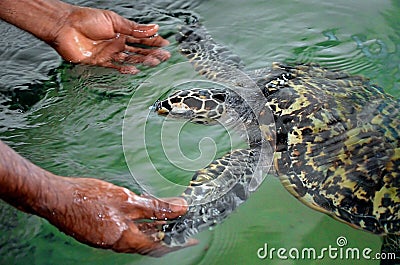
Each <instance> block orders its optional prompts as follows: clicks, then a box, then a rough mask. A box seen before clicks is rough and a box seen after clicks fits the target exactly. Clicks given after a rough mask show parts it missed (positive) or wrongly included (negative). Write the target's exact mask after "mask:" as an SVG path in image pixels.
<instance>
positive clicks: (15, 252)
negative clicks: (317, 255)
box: [0, 0, 400, 264]
mask: <svg viewBox="0 0 400 265" xmlns="http://www.w3.org/2000/svg"><path fill="white" fill-rule="evenodd" d="M69 2H73V3H77V4H80V5H84V6H92V7H98V8H107V9H111V10H113V11H116V12H118V13H120V14H121V15H124V16H125V17H127V18H131V19H135V20H136V21H138V22H143V23H147V22H156V23H159V24H160V25H161V32H160V33H161V34H162V35H164V36H166V37H167V38H168V39H169V40H170V42H171V45H170V46H169V47H167V48H166V49H168V50H169V51H171V53H172V54H173V56H172V58H171V59H170V60H169V61H168V62H166V63H163V64H161V65H160V66H158V67H156V68H154V69H153V68H146V67H142V72H141V73H140V74H139V75H137V76H127V75H120V74H118V73H117V72H116V71H114V70H110V69H103V68H98V67H88V66H73V65H68V64H63V65H60V59H59V57H58V55H57V54H56V53H55V52H54V51H53V50H52V49H51V48H49V47H47V46H46V45H45V44H43V43H42V42H40V41H38V40H36V39H35V38H33V37H32V36H30V35H29V34H27V33H24V32H22V31H20V30H18V29H16V28H14V27H11V26H9V25H8V24H6V23H4V22H0V33H1V34H2V35H3V38H2V39H1V40H0V44H1V45H0V60H1V62H2V65H3V67H2V68H1V69H0V72H1V74H0V81H1V82H0V91H1V92H2V93H1V94H0V133H1V139H2V140H5V141H6V142H7V143H9V144H10V145H11V146H12V147H14V148H15V149H16V150H17V151H19V152H20V153H22V154H23V155H25V156H26V157H28V158H29V159H31V160H32V161H33V162H35V163H37V164H39V165H40V166H42V167H44V168H46V169H48V170H51V171H53V172H55V173H57V174H60V175H73V176H92V177H96V178H100V179H105V180H107V181H111V182H113V183H116V184H119V185H123V186H126V187H128V188H130V189H132V190H134V191H136V192H140V188H139V187H138V186H137V185H136V184H135V182H134V180H133V179H132V177H131V175H130V172H129V169H128V167H127V166H126V163H125V158H124V155H123V151H122V143H121V142H122V141H121V137H122V122H123V118H124V115H125V109H126V107H127V105H128V102H129V100H130V97H131V95H132V94H133V93H134V92H135V91H136V89H137V87H138V86H139V85H140V84H142V83H143V82H144V81H145V80H146V79H147V78H148V77H149V76H150V75H152V74H154V73H156V72H157V71H158V70H159V69H161V68H164V67H167V66H171V65H174V64H176V63H177V62H181V61H184V59H183V58H182V57H181V56H180V55H178V54H176V43H175V41H174V36H173V34H174V33H175V32H176V28H177V26H178V25H179V24H181V23H182V21H183V20H185V19H186V18H187V19H193V17H200V20H201V21H202V22H203V24H204V25H205V26H206V27H207V28H208V30H209V31H210V33H211V34H212V35H213V36H214V38H215V39H216V40H217V41H218V42H221V43H224V44H226V45H227V46H228V47H229V48H230V49H231V50H233V51H234V52H235V53H237V54H238V55H239V56H240V57H241V58H242V59H243V60H244V61H245V63H246V65H247V67H248V68H249V69H258V68H262V67H268V66H269V65H270V64H271V62H273V61H289V62H292V61H300V62H317V63H320V64H321V65H324V66H327V67H330V68H338V69H343V70H347V71H350V72H351V73H354V74H363V75H365V76H367V77H369V78H371V79H372V80H373V81H374V82H375V83H378V84H379V85H381V86H382V87H383V88H384V89H385V90H386V91H387V92H388V93H391V94H392V95H394V96H396V97H400V92H399V91H400V90H399V79H400V76H399V75H400V65H399V61H400V51H399V50H400V47H399V44H398V43H400V36H399V34H400V28H399V27H400V26H399V24H398V13H399V11H400V6H399V3H398V1H388V0H386V1H380V2H379V3H377V2H376V1H373V0H368V1H362V3H356V4H355V3H352V2H348V1H344V0H343V1H335V3H332V2H331V1H316V0H307V1H300V2H299V1H296V2H293V1H267V2H263V1H247V2H246V3H245V4H244V3H243V1H237V0H235V1H229V2H226V1H225V2H224V1H213V2H209V1H204V2H202V1H197V2H194V1H192V2H186V1H167V0H159V1H145V0H139V1H134V2H132V1H113V2H107V1H85V0H82V1H78V0H76V1H69ZM372 21H373V23H372ZM170 78H171V80H170V81H172V80H173V78H174V77H173V76H171V77H170ZM160 85H161V86H162V84H160ZM148 89H149V92H148V94H149V97H150V96H151V97H152V98H157V97H158V96H161V93H160V91H159V90H158V89H157V88H156V87H153V88H152V87H148ZM33 95H35V96H33ZM149 101H150V100H148V99H144V100H143V106H138V114H137V115H138V116H137V120H135V119H133V121H132V122H137V126H139V127H140V126H142V125H143V124H141V123H143V122H145V119H143V117H142V116H141V115H142V114H143V113H144V112H145V110H148V107H149V106H148V105H147V102H149ZM150 119H153V120H152V121H151V122H152V126H153V127H154V128H156V127H155V126H154V125H157V123H161V122H160V120H157V119H159V117H157V116H156V115H155V116H152V117H150ZM207 130H208V131H207ZM190 132H191V133H193V138H201V137H202V135H203V134H205V133H206V134H209V135H214V136H215V137H216V139H224V136H223V134H224V131H223V130H220V131H218V130H215V129H213V128H212V127H211V126H210V127H208V128H206V129H201V130H192V131H190ZM139 138H140V137H138V138H137V139H136V138H135V137H131V138H130V141H131V145H132V146H140V144H141V143H139V142H136V141H139V140H138V139H139ZM191 138H192V137H190V136H188V137H184V139H183V140H182V141H181V142H180V144H181V145H183V146H184V148H186V149H191V147H192V146H193V145H195V147H193V148H192V150H197V143H195V144H193V143H192V142H190V140H191ZM151 148H152V149H151V154H152V156H154V159H157V160H158V162H157V163H160V167H163V166H164V168H163V170H162V172H163V174H170V175H169V176H168V177H169V178H170V179H174V178H175V179H176V181H177V182H179V181H182V179H180V180H178V178H184V179H190V177H191V175H188V174H185V172H181V171H179V170H176V169H171V168H170V167H169V164H168V161H164V162H163V159H162V152H163V150H162V149H161V148H160V147H158V146H157V145H156V144H153V145H151ZM137 151H138V152H137V153H138V154H140V155H138V156H137V157H136V158H135V161H134V162H133V164H134V166H135V169H136V170H137V171H138V172H141V173H142V174H143V175H144V176H145V175H146V174H151V172H152V169H151V166H150V165H149V164H148V162H146V161H147V160H146V159H144V157H142V156H145V153H143V152H142V151H144V150H141V149H138V150H137ZM223 152H224V150H219V151H218V152H217V153H218V154H221V153H223ZM158 153H159V154H160V156H159V157H157V154H158ZM158 184H159V183H158ZM338 236H346V238H347V239H348V242H349V244H350V246H351V247H360V248H365V247H370V248H372V249H373V250H374V251H377V250H378V249H379V248H380V239H379V238H378V237H376V236H374V235H370V234H367V233H365V232H360V231H356V230H355V229H352V228H350V227H348V226H347V225H343V224H340V223H339V222H336V221H333V220H331V219H330V218H328V217H326V216H325V215H323V214H320V213H317V212H315V211H313V210H310V209H308V208H307V207H306V206H303V205H302V204H301V203H299V202H297V201H296V200H295V199H294V198H292V197H291V196H290V195H289V194H288V193H287V192H286V191H285V190H284V189H283V187H281V185H280V183H279V181H278V180H277V179H275V178H273V177H269V178H267V180H266V181H265V183H264V184H263V185H262V187H261V188H260V189H259V190H258V191H257V192H256V193H254V194H253V196H252V197H251V198H250V199H249V200H248V201H247V202H246V203H245V204H244V205H243V206H241V207H240V208H239V209H238V211H237V212H236V213H234V214H232V216H231V217H230V218H229V219H228V220H227V221H226V222H225V223H224V224H222V225H219V226H217V227H216V228H215V229H214V230H213V231H206V232H204V233H202V234H200V235H199V236H198V238H199V239H200V244H199V245H198V246H196V247H192V248H190V249H185V250H183V251H180V252H177V253H173V254H170V255H168V256H166V257H164V258H162V260H160V259H154V258H149V257H142V256H138V255H126V254H116V253H112V252H109V251H104V250H97V249H93V248H90V247H87V246H84V245H82V244H79V243H77V242H76V241H75V240H73V239H71V238H69V237H67V236H65V235H63V234H61V233H59V232H58V231H57V229H55V228H54V227H52V226H50V225H49V224H48V223H47V222H46V221H44V220H42V219H40V218H37V217H35V216H28V215H26V214H23V213H20V212H17V211H16V210H14V209H13V208H11V207H9V206H7V205H5V204H0V257H1V258H0V260H1V261H0V263H2V264H12V263H13V264H26V263H27V262H30V263H36V264H76V263H78V262H79V263H82V264H110V263H113V264H114V263H115V264H160V262H163V263H169V264H221V263H228V262H230V263H236V264H244V263H251V264H266V263H268V264H317V263H318V264H319V262H320V261H318V262H317V261H314V260H311V261H310V260H296V261H293V260H287V261H282V260H259V259H258V258H257V254H256V251H257V249H258V248H260V247H262V246H263V245H264V243H268V244H270V245H271V246H274V247H285V248H290V247H307V246H312V247H315V248H323V247H327V245H329V244H331V245H333V244H335V242H336V241H335V240H336V238H337V237H338ZM340 263H341V264H377V262H376V261H373V260H372V261H366V260H350V261H348V260H341V261H340ZM324 264H336V262H335V261H334V260H324Z"/></svg>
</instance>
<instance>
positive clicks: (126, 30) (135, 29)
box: [105, 11, 159, 38]
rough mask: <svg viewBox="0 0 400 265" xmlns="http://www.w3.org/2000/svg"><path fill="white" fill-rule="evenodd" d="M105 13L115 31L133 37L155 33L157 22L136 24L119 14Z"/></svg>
mask: <svg viewBox="0 0 400 265" xmlns="http://www.w3.org/2000/svg"><path fill="white" fill-rule="evenodd" d="M105 15H106V16H108V18H109V19H110V20H111V21H112V23H113V26H114V30H115V32H118V33H122V34H125V35H128V36H133V37H135V38H148V37H151V36H154V35H156V34H157V31H158V28H159V26H158V25H157V24H146V25H145V24H138V23H135V22H133V21H130V20H128V19H126V18H124V17H121V16H120V15H118V14H116V13H114V12H112V11H106V12H105Z"/></svg>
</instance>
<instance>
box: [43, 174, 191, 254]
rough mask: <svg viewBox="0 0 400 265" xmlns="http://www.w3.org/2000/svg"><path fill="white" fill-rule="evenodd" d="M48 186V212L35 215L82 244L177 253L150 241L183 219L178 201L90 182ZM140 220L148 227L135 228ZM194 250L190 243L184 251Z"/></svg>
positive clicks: (71, 181) (69, 181)
mask: <svg viewBox="0 0 400 265" xmlns="http://www.w3.org/2000/svg"><path fill="white" fill-rule="evenodd" d="M53 186H54V187H55V188H56V189H57V192H56V193H50V194H49V197H48V198H47V199H46V201H47V202H48V203H47V207H46V208H45V210H44V211H43V209H42V210H41V211H40V212H42V214H40V215H42V216H43V217H45V218H46V219H48V220H49V221H50V223H52V224H53V225H55V226H57V227H58V228H59V229H60V230H61V231H63V232H64V233H66V234H68V235H71V236H72V237H74V238H76V239H77V240H78V241H80V242H82V243H85V244H88V245H91V246H94V247H99V248H107V249H112V250H114V251H116V252H130V253H140V254H148V255H152V256H162V255H164V254H166V253H168V252H171V251H175V250H177V249H180V248H181V247H175V248H172V247H168V246H166V245H163V243H162V242H161V241H160V239H159V238H157V237H156V236H153V235H154V233H156V232H157V231H158V227H159V226H160V224H162V223H163V221H164V220H165V219H172V218H176V217H178V216H180V215H183V214H185V212H186V210H187V205H186V202H185V200H183V199H181V198H169V199H164V200H159V199H154V198H151V197H146V196H138V195H136V194H134V193H133V192H131V191H129V190H128V189H126V188H122V187H119V186H115V185H113V184H111V183H108V182H105V181H101V180H98V179H90V178H64V177H62V178H60V180H57V182H56V184H54V185H53ZM43 213H44V214H43ZM145 219H146V220H152V222H140V221H144V220H145ZM156 220H158V221H156ZM194 244H196V241H195V240H193V241H190V242H189V243H188V244H187V245H186V246H191V245H194ZM186 246H185V247H186Z"/></svg>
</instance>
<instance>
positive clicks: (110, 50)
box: [45, 6, 170, 74]
mask: <svg viewBox="0 0 400 265" xmlns="http://www.w3.org/2000/svg"><path fill="white" fill-rule="evenodd" d="M68 14H69V15H68V16H67V17H66V18H64V19H63V20H61V21H63V22H61V26H60V27H59V28H57V29H56V30H55V32H54V33H53V34H51V35H50V36H51V37H50V38H48V39H47V40H46V39H45V41H46V42H48V43H49V44H50V45H51V46H52V47H54V49H55V50H56V51H57V52H58V53H59V54H60V55H61V56H62V57H63V58H64V59H65V60H67V61H70V62H74V63H84V64H90V65H98V66H104V67H111V68H115V69H117V70H119V71H120V72H121V73H129V74H136V73H138V72H139V70H138V69H137V68H136V67H135V66H133V65H123V63H132V64H137V63H142V64H144V65H148V66H156V65H158V64H159V63H160V62H162V61H165V60H167V59H169V58H170V54H169V52H167V51H165V50H161V49H150V48H149V49H144V48H138V47H133V46H129V45H127V43H136V44H142V45H145V46H153V47H162V46H165V45H168V43H169V42H168V41H167V40H165V39H163V38H162V37H161V36H158V35H156V34H157V31H158V25H154V24H149V25H141V24H137V23H135V22H133V21H130V20H128V19H125V18H123V17H121V16H119V15H117V14H116V13H114V12H112V11H107V10H101V9H94V8H87V7H77V6H71V12H69V13H68Z"/></svg>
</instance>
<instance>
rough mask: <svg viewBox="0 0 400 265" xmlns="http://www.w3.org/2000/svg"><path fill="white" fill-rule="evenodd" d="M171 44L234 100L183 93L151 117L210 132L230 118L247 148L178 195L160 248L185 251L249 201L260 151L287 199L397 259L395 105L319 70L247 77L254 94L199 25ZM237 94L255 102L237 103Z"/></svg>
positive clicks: (399, 157) (357, 79)
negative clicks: (373, 240) (177, 210)
mask: <svg viewBox="0 0 400 265" xmlns="http://www.w3.org/2000/svg"><path fill="white" fill-rule="evenodd" d="M177 40H178V42H179V43H180V51H181V53H182V54H184V55H185V56H186V57H187V58H188V59H189V60H190V62H191V63H192V64H193V65H194V68H195V70H197V71H198V72H199V73H200V74H202V75H203V76H205V77H207V78H209V79H212V80H216V81H218V82H220V83H225V84H228V85H229V86H234V87H236V88H238V90H235V89H233V90H230V89H226V90H224V89H221V88H193V89H189V90H180V91H177V92H174V93H173V94H172V95H170V96H168V98H166V99H164V100H160V101H158V102H156V104H155V109H156V111H158V113H160V114H168V115H172V116H177V117H184V118H187V119H190V120H191V121H193V122H197V123H210V122H212V121H213V120H215V119H220V118H221V117H223V116H224V115H229V110H234V112H236V113H238V114H239V117H240V119H241V121H242V122H243V124H245V126H246V129H247V130H248V131H249V132H250V136H249V143H250V144H249V148H248V149H241V150H235V151H233V152H232V153H229V154H227V155H225V156H223V157H222V158H220V159H217V160H215V161H214V162H212V163H211V164H210V165H209V166H208V167H206V168H205V169H201V170H199V171H198V172H196V173H195V175H194V176H193V179H192V181H191V182H190V185H189V187H188V188H187V189H186V191H185V192H184V193H183V195H182V196H183V198H185V199H186V200H187V201H188V202H189V204H193V206H191V207H190V208H189V210H188V213H187V214H186V215H185V216H182V217H181V218H179V219H177V220H174V221H172V222H171V223H169V224H167V225H165V226H164V233H162V235H160V236H161V237H162V238H163V239H162V240H163V241H164V243H165V244H167V245H179V244H184V243H185V242H186V240H187V239H188V238H189V237H190V236H191V235H193V234H195V233H197V232H198V231H200V230H202V229H204V228H208V227H210V226H212V225H213V224H215V223H218V222H220V221H221V220H222V219H224V218H225V217H226V216H227V215H228V214H229V213H230V212H232V211H233V210H234V209H235V208H236V207H237V206H238V205H239V204H240V203H241V202H243V201H245V200H246V199H247V197H248V195H249V193H250V192H252V191H254V189H255V188H256V187H257V186H258V184H259V183H257V181H256V183H255V184H254V185H253V186H252V183H251V179H252V178H251V176H252V174H254V173H255V171H256V170H257V165H256V164H257V162H258V161H260V159H261V160H262V158H263V157H262V156H264V155H265V154H264V153H263V151H264V149H263V148H261V147H260V146H262V145H263V143H270V144H271V146H272V147H273V148H274V151H275V154H274V156H273V166H274V172H276V174H277V175H278V176H279V178H280V180H281V182H282V184H283V186H284V187H285V188H286V189H287V190H288V191H289V192H290V193H291V194H292V195H294V196H295V197H296V198H297V199H298V200H300V201H301V202H303V203H304V204H306V205H307V206H309V207H311V208H313V209H315V210H318V211H321V212H323V213H326V214H328V215H329V216H331V217H333V218H335V219H337V220H340V221H342V222H345V223H347V224H349V225H351V226H352V227H355V228H359V229H362V230H365V231H369V232H372V233H375V234H378V235H383V236H384V237H385V238H386V239H385V240H384V244H383V251H391V252H393V251H395V252H396V253H397V255H399V254H400V251H399V249H400V244H399V242H400V240H399V238H400V138H399V135H400V120H399V117H400V102H399V101H398V100H396V99H394V98H393V97H391V96H390V95H388V94H385V93H384V92H383V90H382V89H381V88H379V87H378V86H376V85H374V84H372V83H371V82H370V81H369V80H368V79H366V78H364V77H361V76H353V75H349V74H347V73H345V72H342V71H332V70H328V69H324V68H322V67H319V66H317V65H284V64H279V63H274V64H273V65H272V69H269V70H265V71H258V72H256V73H250V74H249V76H250V78H251V79H252V80H253V81H254V82H253V84H254V83H255V84H257V85H256V86H254V85H247V84H246V83H247V82H248V80H249V79H245V78H243V76H241V75H240V74H237V73H238V72H240V71H238V70H242V69H243V64H242V63H241V61H240V59H239V58H238V57H237V56H234V55H233V54H232V53H231V52H230V51H228V50H227V49H226V48H225V47H223V46H222V45H220V44H218V43H216V42H215V41H214V40H213V39H212V37H211V36H210V34H208V33H207V31H206V30H205V29H204V27H202V26H201V25H199V24H195V25H188V26H184V27H182V29H181V30H180V32H179V34H178V37H177ZM237 91H239V92H237ZM240 91H245V93H244V94H246V93H252V91H256V93H255V95H259V97H253V96H248V97H247V98H248V99H249V100H243V94H241V92H240ZM257 108H258V109H257ZM264 108H268V109H270V110H271V113H272V120H271V118H269V117H267V116H268V115H265V109H264ZM254 109H257V111H254ZM271 124H274V126H271ZM256 180H257V179H256ZM218 194H223V195H222V196H221V197H219V196H218Z"/></svg>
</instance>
